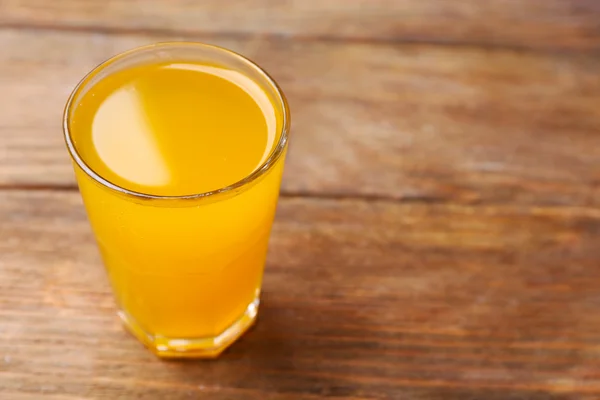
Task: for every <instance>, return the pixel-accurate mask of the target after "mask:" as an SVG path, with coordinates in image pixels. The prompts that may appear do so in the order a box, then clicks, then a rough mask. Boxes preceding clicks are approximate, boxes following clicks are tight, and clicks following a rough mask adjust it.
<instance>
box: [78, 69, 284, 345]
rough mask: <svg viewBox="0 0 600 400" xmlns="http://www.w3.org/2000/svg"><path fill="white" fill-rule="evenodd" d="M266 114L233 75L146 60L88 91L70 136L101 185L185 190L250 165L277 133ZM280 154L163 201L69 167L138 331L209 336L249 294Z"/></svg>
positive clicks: (257, 95)
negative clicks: (269, 162) (264, 167)
mask: <svg viewBox="0 0 600 400" xmlns="http://www.w3.org/2000/svg"><path fill="white" fill-rule="evenodd" d="M275 110H276V108H275V107H274V105H273V104H272V103H271V98H270V97H268V96H267V95H266V93H265V92H263V91H262V89H261V87H260V86H259V85H258V84H256V83H255V82H253V81H252V80H251V79H249V78H247V77H245V76H244V75H242V74H241V73H239V72H235V71H232V70H228V69H224V68H219V67H215V66H212V65H203V64H194V63H157V64H146V65H139V66H135V67H131V68H126V69H123V70H120V71H118V72H115V73H113V74H110V75H108V76H106V77H104V78H102V79H101V80H99V81H98V82H96V83H94V84H93V85H92V86H91V87H89V88H88V89H87V92H85V93H83V94H82V95H81V96H80V97H79V98H78V100H77V104H76V108H75V109H74V111H73V113H72V115H71V117H70V132H71V136H72V138H73V142H74V144H75V148H76V149H77V151H78V153H79V154H80V156H81V158H82V159H83V160H84V162H85V163H86V164H87V165H88V166H89V167H91V168H92V169H93V170H94V171H95V172H96V173H97V174H99V175H100V176H101V177H103V178H105V179H106V180H108V181H109V182H111V183H114V184H116V185H118V186H121V187H123V188H126V189H129V190H133V191H136V192H141V193H145V194H153V195H170V196H177V195H189V194H197V193H203V192H207V191H211V190H215V189H219V188H222V187H225V186H227V185H230V184H233V183H235V182H237V181H239V180H240V179H243V178H245V177H247V176H248V175H249V174H250V173H252V172H253V171H254V170H255V169H256V168H257V167H259V166H260V165H261V164H262V163H263V162H264V161H265V160H266V158H267V157H268V156H269V155H270V153H271V151H272V148H273V146H274V144H275V142H276V141H277V140H278V139H279V135H280V133H278V132H280V130H281V126H282V115H281V112H279V113H277V112H276V111H275ZM284 155H285V154H283V156H282V157H281V158H280V159H279V161H277V163H275V164H274V165H273V166H272V167H271V168H270V170H269V172H268V173H266V174H265V175H263V177H261V178H260V179H258V180H257V181H256V182H254V183H253V184H252V185H248V186H249V187H248V188H246V189H245V190H243V191H241V192H239V193H236V194H235V195H234V196H230V197H227V198H225V199H222V200H217V201H204V200H199V201H196V200H194V201H191V202H190V201H188V202H187V204H183V205H182V204H181V203H180V201H179V200H177V201H174V202H175V203H174V204H173V206H170V205H169V204H166V205H165V204H162V205H160V206H158V205H155V204H154V203H152V202H150V203H148V202H146V203H144V202H140V201H137V200H135V199H132V198H130V197H127V196H122V195H118V194H115V192H113V191H111V190H109V189H107V188H106V187H103V186H101V185H98V184H97V182H95V181H94V180H93V179H92V178H91V177H90V176H88V175H87V174H86V173H85V172H84V171H83V170H82V169H80V168H77V167H76V168H75V171H76V176H77V180H78V183H79V187H80V190H81V193H82V197H83V200H84V204H85V206H86V209H87V213H88V217H89V219H90V222H91V225H92V228H93V230H94V233H95V236H96V240H97V242H98V244H99V247H100V252H101V254H102V258H103V260H104V263H105V265H106V268H107V270H108V275H109V278H110V281H111V284H112V286H113V289H114V291H115V295H116V298H117V302H118V304H119V307H120V308H121V310H122V312H123V313H124V314H125V315H126V318H127V319H128V321H126V324H127V325H128V326H129V328H130V329H131V330H133V331H134V333H135V334H136V335H137V336H138V338H146V337H148V338H150V337H153V338H186V339H188V338H207V337H208V338H209V337H215V336H218V335H219V334H221V333H222V332H223V331H224V330H225V329H227V328H228V327H230V326H231V325H232V324H233V323H234V322H235V321H237V320H239V318H240V317H241V316H242V315H243V314H244V312H246V310H247V309H248V306H249V304H252V302H253V301H255V300H256V298H257V296H258V293H259V291H260V286H261V280H262V273H263V268H264V263H265V258H266V252H267V243H268V238H269V233H270V229H271V225H272V222H273V217H274V213H275V208H276V203H277V197H278V193H279V185H280V181H281V174H282V171H283V159H284ZM190 204H191V206H190ZM143 340H146V339H143Z"/></svg>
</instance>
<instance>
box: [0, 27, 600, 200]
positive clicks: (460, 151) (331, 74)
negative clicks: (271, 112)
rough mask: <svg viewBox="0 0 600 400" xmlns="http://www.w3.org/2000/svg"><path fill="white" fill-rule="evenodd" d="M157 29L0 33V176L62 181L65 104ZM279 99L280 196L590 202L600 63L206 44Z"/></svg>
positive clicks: (66, 168) (597, 148)
mask: <svg viewBox="0 0 600 400" xmlns="http://www.w3.org/2000/svg"><path fill="white" fill-rule="evenodd" d="M163 39H165V38H164V37H148V36H136V35H116V36H115V35H87V34H83V35H77V36H76V35H73V34H71V33H64V32H51V31H45V32H43V34H41V32H30V31H20V30H3V31H0V48H2V49H3V50H2V52H1V53H0V87H1V88H2V91H3V94H4V95H3V97H2V100H0V104H1V105H2V107H0V184H1V185H9V186H19V185H29V186H46V185H62V186H65V185H66V186H68V185H73V176H72V172H71V166H70V163H69V161H68V156H67V154H66V151H65V150H64V149H63V147H64V145H63V143H62V133H61V127H60V123H61V113H62V108H63V104H64V102H65V101H66V98H67V96H68V94H69V92H70V90H71V89H72V87H73V86H74V85H75V84H76V82H77V81H78V79H80V78H81V77H82V76H83V75H84V74H85V73H86V72H87V71H88V70H89V69H91V68H92V67H93V66H94V65H95V64H97V63H98V62H100V61H101V60H103V59H104V58H106V57H108V56H110V55H112V54H114V53H116V52H119V51H121V50H124V49H126V48H131V47H134V46H137V45H141V44H144V43H148V42H151V41H156V40H163ZM213 42H215V43H217V44H221V45H224V46H227V47H230V48H233V49H235V50H237V51H240V52H242V53H245V54H248V55H249V56H250V57H252V58H254V59H256V60H257V61H258V62H259V63H260V64H262V65H264V66H265V67H266V68H267V69H268V70H269V71H270V72H271V73H272V74H273V75H274V76H275V78H276V79H277V80H278V81H279V82H280V83H281V84H282V86H283V88H284V90H285V91H286V93H287V94H288V97H289V100H290V103H291V107H292V113H293V127H292V130H293V132H292V134H293V137H292V143H291V151H290V154H289V159H288V164H287V170H286V177H285V179H284V184H283V189H284V191H285V192H287V193H303V194H313V195H315V194H316V195H331V196H356V195H359V196H373V197H393V198H398V199H413V198H416V199H426V200H431V201H453V202H460V203H472V202H480V203H489V202H496V203H504V202H515V203H522V204H556V205H558V204H562V205H583V206H585V205H598V204H600V191H599V190H598V183H599V182H600V164H598V162H597V161H598V159H600V135H599V133H600V108H598V104H600V81H599V80H598V79H597V78H598V70H600V57H598V55H579V56H573V55H565V54H554V55H548V54H532V53H523V52H514V51H506V50H490V51H481V50H478V49H475V48H460V49H456V48H440V47H435V46H433V47H432V46H421V45H420V46H398V45H380V46H369V45H365V44H357V43H350V44H347V43H312V42H310V43H309V42H293V41H292V42H290V41H286V40H263V39H256V40H240V39H227V38H215V40H213Z"/></svg>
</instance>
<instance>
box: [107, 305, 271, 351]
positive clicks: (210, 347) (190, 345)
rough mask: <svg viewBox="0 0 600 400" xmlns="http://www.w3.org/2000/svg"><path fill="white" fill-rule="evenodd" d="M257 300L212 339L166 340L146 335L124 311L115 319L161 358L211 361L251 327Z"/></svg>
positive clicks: (255, 313) (256, 311)
mask: <svg viewBox="0 0 600 400" xmlns="http://www.w3.org/2000/svg"><path fill="white" fill-rule="evenodd" d="M259 303H260V299H259V298H258V297H256V298H255V299H254V300H253V301H252V302H251V303H250V304H249V305H248V307H246V311H245V312H244V314H243V315H242V316H241V317H240V318H238V319H237V320H236V321H235V322H234V323H233V324H231V325H230V326H229V327H228V328H226V329H225V330H224V331H223V332H221V333H220V334H218V335H217V336H214V337H202V338H169V337H164V336H159V335H153V334H150V333H148V332H146V331H145V330H144V329H142V327H141V326H140V325H139V324H138V323H137V322H136V321H135V319H133V318H131V316H130V315H128V314H127V313H126V312H125V311H123V310H119V312H118V315H119V317H120V318H121V320H122V321H123V324H124V325H125V328H127V330H128V331H129V332H130V333H131V334H132V335H133V336H135V337H136V338H137V339H138V340H139V341H140V342H142V344H144V346H146V347H147V348H148V349H150V351H152V352H153V353H154V354H156V355H157V356H158V357H161V358H215V357H217V356H218V355H219V354H221V353H222V352H223V350H225V349H226V348H227V347H229V346H230V345H231V344H232V343H233V342H235V341H236V340H237V339H238V338H239V337H240V336H242V335H243V334H244V332H246V331H247V330H248V328H250V327H251V326H252V324H253V323H254V321H255V320H256V315H257V313H258V305H259Z"/></svg>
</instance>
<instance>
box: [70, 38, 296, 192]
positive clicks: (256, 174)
mask: <svg viewBox="0 0 600 400" xmlns="http://www.w3.org/2000/svg"><path fill="white" fill-rule="evenodd" d="M174 46H182V47H197V48H204V49H212V50H215V51H219V52H223V53H227V54H228V55H230V56H233V57H234V58H237V59H238V61H241V62H243V63H244V64H245V65H246V66H248V67H250V68H251V69H253V70H254V71H256V72H258V74H259V75H260V76H261V77H262V78H264V80H265V82H266V84H267V85H272V87H273V89H274V92H275V95H276V100H278V102H279V104H278V105H279V106H280V107H281V110H282V124H281V129H280V130H281V132H280V136H279V140H278V141H277V143H276V144H275V145H274V146H272V148H271V151H270V154H269V156H268V157H267V158H266V160H265V161H263V162H262V163H261V164H260V165H259V166H258V167H256V168H255V169H254V170H252V172H251V173H250V174H248V175H246V176H245V177H244V178H242V179H240V180H238V181H236V182H234V183H232V184H230V185H227V186H224V187H221V188H218V189H214V190H210V191H207V192H201V193H194V194H186V195H156V194H150V193H143V192H138V191H135V190H131V189H127V188H125V187H123V186H121V185H117V184H116V183H114V182H111V181H109V180H108V179H106V178H104V177H103V176H102V175H100V174H99V173H97V172H96V171H95V170H94V169H93V168H92V167H90V166H89V165H88V164H87V163H86V162H85V161H84V159H83V157H81V155H80V154H79V152H78V151H77V148H76V147H75V144H74V142H73V139H72V137H71V129H70V125H71V123H70V122H71V121H70V115H71V114H72V111H73V110H74V109H75V105H74V99H75V98H76V97H77V95H79V94H80V92H81V90H82V89H84V88H85V87H86V86H87V84H88V82H89V81H91V79H92V78H93V77H94V76H96V75H97V74H98V73H100V72H101V71H102V70H104V69H105V68H107V67H108V66H110V65H112V64H113V63H115V62H117V61H119V60H122V59H124V58H126V57H128V56H131V55H134V54H136V53H138V52H142V51H144V50H150V49H160V48H164V47H174ZM265 82H263V83H261V82H256V83H257V84H258V85H260V86H261V87H263V86H264V83H265ZM289 130H290V110H289V106H288V103H287V100H286V98H285V95H284V94H283V91H282V90H281V88H280V87H279V85H278V84H277V82H275V80H274V79H273V78H272V77H271V76H270V75H269V74H268V73H267V72H266V71H265V70H264V69H262V68H261V67H260V66H259V65H258V64H256V63H255V62H254V61H252V60H250V59H249V58H247V57H245V56H243V55H241V54H239V53H237V52H235V51H233V50H229V49H226V48H224V47H221V46H216V45H212V44H207V43H201V42H192V41H168V42H158V43H153V44H148V45H144V46H138V47H135V48H132V49H129V50H126V51H124V52H121V53H118V54H116V55H114V56H112V57H110V58H108V59H107V60H105V61H103V62H101V63H100V64H98V65H97V66H96V67H94V68H93V69H92V70H91V71H90V72H88V73H87V74H86V75H85V76H84V77H83V78H82V79H81V80H80V81H79V83H77V85H76V86H75V88H74V89H73V91H72V92H71V94H70V95H69V99H68V100H67V104H66V105H65V108H64V112H63V135H64V140H65V143H66V145H67V149H68V151H69V154H70V156H71V158H72V159H73V160H74V161H75V163H76V164H77V166H78V167H79V168H81V170H82V171H83V172H84V173H85V174H86V175H87V176H89V177H90V178H92V180H94V181H95V182H96V183H98V184H100V185H102V186H104V187H106V188H108V189H111V190H113V191H115V192H117V193H120V194H123V195H126V196H130V197H134V198H137V199H140V200H199V199H204V198H209V197H210V198H216V197H220V195H225V194H227V193H233V192H235V191H236V190H238V189H242V188H245V187H248V186H249V185H250V184H251V183H253V182H255V181H256V180H257V179H259V178H260V177H262V176H263V175H264V174H266V173H267V172H268V171H270V170H271V168H272V167H273V166H274V165H275V163H276V162H277V160H278V159H279V158H280V157H281V155H282V154H283V152H284V150H285V148H286V144H287V141H288V134H289Z"/></svg>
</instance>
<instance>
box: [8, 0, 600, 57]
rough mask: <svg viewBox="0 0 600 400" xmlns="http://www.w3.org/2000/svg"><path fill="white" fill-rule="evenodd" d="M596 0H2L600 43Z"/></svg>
mask: <svg viewBox="0 0 600 400" xmlns="http://www.w3.org/2000/svg"><path fill="white" fill-rule="evenodd" d="M599 18H600V4H599V3H598V2H597V1H596V0H528V1H521V0H487V1H480V0H461V1H447V0H328V1H321V0H303V1H273V0H253V1H247V0H246V1H229V2H227V5H226V6H224V3H223V2H222V1H220V0H204V1H189V0H172V1H168V2H165V1H163V0H146V1H144V2H141V1H133V0H131V1H125V0H124V1H108V2H107V1H97V0H54V1H46V0H3V1H2V3H0V24H2V25H4V26H32V25H33V26H53V27H58V28H63V29H89V30H96V31H106V30H110V31H120V32H123V31H128V32H131V31H161V32H181V33H185V34H187V35H198V34H212V33H215V32H216V33H228V34H231V35H263V34H267V35H281V36H294V37H300V38H318V39H330V40H331V39H333V40H335V39H352V40H377V41H411V42H436V43H459V44H464V43H469V44H483V45H501V46H515V47H527V48H532V47H538V48H569V49H598V48H599V47H600V26H598V19H599Z"/></svg>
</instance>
